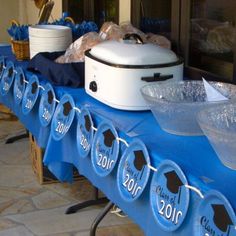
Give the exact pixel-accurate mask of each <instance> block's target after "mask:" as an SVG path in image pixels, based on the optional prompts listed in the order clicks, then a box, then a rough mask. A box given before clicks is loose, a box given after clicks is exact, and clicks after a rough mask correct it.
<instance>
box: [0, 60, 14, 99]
mask: <svg viewBox="0 0 236 236" xmlns="http://www.w3.org/2000/svg"><path fill="white" fill-rule="evenodd" d="M14 68H15V67H14V63H13V62H12V61H8V62H7V65H6V69H5V70H4V71H3V75H2V79H1V81H0V93H1V95H2V96H5V95H6V94H7V93H8V91H9V90H10V88H11V86H12V83H13V81H14V77H15V72H14Z"/></svg>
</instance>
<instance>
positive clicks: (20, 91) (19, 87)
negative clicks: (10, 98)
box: [13, 67, 25, 104]
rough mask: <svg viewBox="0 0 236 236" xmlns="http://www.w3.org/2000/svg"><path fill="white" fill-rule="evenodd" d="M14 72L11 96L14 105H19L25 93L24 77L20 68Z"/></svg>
mask: <svg viewBox="0 0 236 236" xmlns="http://www.w3.org/2000/svg"><path fill="white" fill-rule="evenodd" d="M16 71H17V73H16V75H15V81H14V87H13V94H14V101H15V103H16V104H20V103H21V101H22V98H23V96H24V92H25V75H24V72H23V70H22V68H21V67H17V68H16Z"/></svg>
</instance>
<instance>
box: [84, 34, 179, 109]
mask: <svg viewBox="0 0 236 236" xmlns="http://www.w3.org/2000/svg"><path fill="white" fill-rule="evenodd" d="M130 37H131V38H134V39H135V40H130V39H129V40H122V41H121V42H118V41H105V42H102V43H100V44H98V45H96V46H94V47H93V48H92V49H91V50H88V51H86V52H85V90H86V92H87V93H88V94H89V95H91V96H92V97H94V98H96V99H97V100H99V101H101V102H103V103H105V104H107V105H109V106H111V107H114V108H118V109H122V110H147V109H149V108H148V107H147V105H146V102H145V101H144V99H143V97H142V95H141V93H140V88H141V87H143V86H144V85H146V84H148V83H153V82H156V81H161V80H167V79H174V80H182V78H183V60H182V59H180V58H178V57H177V56H176V54H175V53H174V52H173V51H171V50H169V49H166V48H162V47H159V46H157V45H154V44H148V43H147V44H146V43H142V42H141V39H140V38H139V37H136V35H131V36H130V35H129V37H128V38H130Z"/></svg>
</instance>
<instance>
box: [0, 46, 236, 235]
mask: <svg viewBox="0 0 236 236" xmlns="http://www.w3.org/2000/svg"><path fill="white" fill-rule="evenodd" d="M6 51H7V50H6V48H4V50H3V49H1V48H0V54H3V55H4V53H5V52H6ZM5 55H6V54H5ZM8 60H14V59H12V58H8ZM17 64H18V65H21V63H19V62H18V63H17ZM24 68H25V67H24ZM25 73H26V77H28V78H30V73H29V72H25ZM38 77H39V83H40V85H42V87H43V86H44V85H45V84H46V82H47V80H46V78H42V77H41V76H38ZM53 88H54V91H55V95H56V100H57V101H58V102H59V101H60V100H61V99H63V102H64V103H63V104H65V103H66V102H65V101H67V100H68V98H65V94H66V95H69V97H70V98H72V99H73V101H74V104H73V106H72V107H71V109H72V110H73V112H74V115H73V117H72V123H71V125H69V127H68V128H67V129H66V130H64V131H63V132H62V133H63V135H61V136H60V135H59V136H57V133H56V132H58V127H55V122H56V118H55V117H53V119H54V120H55V121H54V124H50V125H49V126H47V127H42V126H41V124H40V122H39V119H38V108H39V100H40V96H41V94H42V92H40V93H39V97H38V99H37V102H36V104H35V106H34V108H33V109H32V111H31V112H30V113H29V114H28V115H26V116H25V115H24V114H23V113H22V112H21V108H22V107H21V106H16V105H15V104H14V100H13V96H14V94H13V91H12V90H10V91H9V92H8V94H7V95H6V96H1V95H0V102H2V103H4V104H5V105H7V106H8V107H10V108H11V109H12V110H13V111H14V112H15V114H16V115H17V116H18V117H19V119H20V120H21V121H22V123H23V124H24V125H25V127H26V128H27V129H28V130H29V131H30V132H32V133H33V135H34V136H35V138H36V140H37V143H38V144H39V146H41V147H43V148H45V149H46V151H45V155H44V163H45V164H46V165H47V166H48V168H49V169H50V170H51V171H52V173H53V174H54V175H55V176H56V177H57V178H58V179H59V180H60V181H62V182H71V181H72V175H73V168H74V167H76V168H77V169H78V171H79V173H80V174H82V175H84V176H85V177H86V178H87V179H89V180H90V181H91V183H92V184H93V185H94V186H95V187H97V188H98V189H100V190H101V191H102V192H103V193H104V194H105V195H106V196H107V198H108V199H109V200H111V201H112V202H113V203H114V204H116V205H117V206H119V208H121V209H122V210H123V211H124V212H125V213H126V214H127V215H128V216H129V217H130V218H131V219H133V220H134V221H135V222H136V223H137V224H138V225H139V226H140V227H141V228H142V230H143V232H144V233H145V235H150V236H154V235H161V236H170V235H181V236H182V235H205V236H207V235H212V236H213V235H230V236H231V235H236V229H235V226H236V218H235V209H236V198H235V197H236V188H235V183H236V182H235V181H236V171H234V170H231V169H229V168H227V167H225V166H224V165H222V163H221V162H220V161H219V158H218V157H217V155H216V153H215V152H214V150H213V149H212V147H211V145H210V144H209V142H208V140H207V138H206V137H205V136H195V137H188V136H177V135H172V134H168V133H166V132H165V131H163V130H162V129H161V128H160V126H159V125H158V123H157V122H156V120H155V118H154V117H153V115H152V113H151V112H150V111H142V112H137V111H135V112H130V111H121V110H117V109H113V108H111V107H108V106H107V105H104V104H102V103H100V102H99V101H97V100H95V99H94V98H92V97H90V96H89V95H87V94H86V92H85V90H84V88H77V89H72V88H66V87H56V86H53ZM66 99H67V100H66ZM63 104H61V105H60V102H59V104H58V105H57V107H58V106H61V107H63V106H62V105H63ZM84 110H86V111H87V112H88V114H89V115H90V117H91V120H92V124H90V125H91V127H90V128H92V131H91V130H90V131H89V132H90V133H92V134H93V137H92V139H91V146H92V151H91V150H90V151H89V152H88V155H82V154H81V150H80V148H82V146H81V145H80V143H81V135H78V132H79V131H83V129H81V130H80V129H79V128H78V126H79V125H81V120H80V119H81V114H82V113H83V112H82V113H81V111H84ZM62 111H63V109H59V108H58V111H57V110H56V112H55V113H54V116H58V113H59V116H60V112H62ZM69 112H70V111H69ZM78 124H79V125H78ZM82 126H83V124H82ZM56 130H57V131H56ZM104 130H106V131H107V130H110V131H112V133H113V136H115V138H114V139H113V141H112V140H110V141H111V143H112V145H110V146H109V144H108V145H105V144H104V143H106V142H105V138H104V140H103V139H102V138H101V137H102V135H103V133H104ZM55 137H56V138H55ZM57 137H59V138H57ZM104 137H105V136H104ZM114 140H115V141H114ZM87 141H88V140H87ZM113 144H114V145H113ZM140 151H141V152H140ZM91 153H92V154H91ZM101 153H103V154H104V153H107V156H106V158H104V156H101V159H99V157H100V155H101ZM136 153H138V154H137V156H138V159H139V161H138V164H137V163H136V164H137V165H135V163H134V159H135V158H136ZM140 153H141V156H144V162H143V164H142V165H141V168H139V167H140V160H141V159H143V158H141V157H140V155H139V154H140ZM109 158H110V159H111V160H112V162H110V164H109V165H108V164H107V163H108V162H107V161H109ZM99 161H100V163H99ZM102 161H104V165H103V164H102V163H103V162H102ZM141 162H142V161H141ZM137 166H139V167H137ZM102 167H103V168H102ZM173 175H174V177H173ZM135 184H136V185H135ZM78 214H79V213H78Z"/></svg>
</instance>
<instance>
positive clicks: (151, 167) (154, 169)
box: [147, 164, 157, 172]
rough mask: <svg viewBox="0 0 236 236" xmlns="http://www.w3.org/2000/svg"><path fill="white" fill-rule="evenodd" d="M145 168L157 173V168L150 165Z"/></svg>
mask: <svg viewBox="0 0 236 236" xmlns="http://www.w3.org/2000/svg"><path fill="white" fill-rule="evenodd" d="M147 167H148V168H149V169H151V170H153V171H154V172H157V168H155V167H153V166H151V165H150V164H148V165H147Z"/></svg>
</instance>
